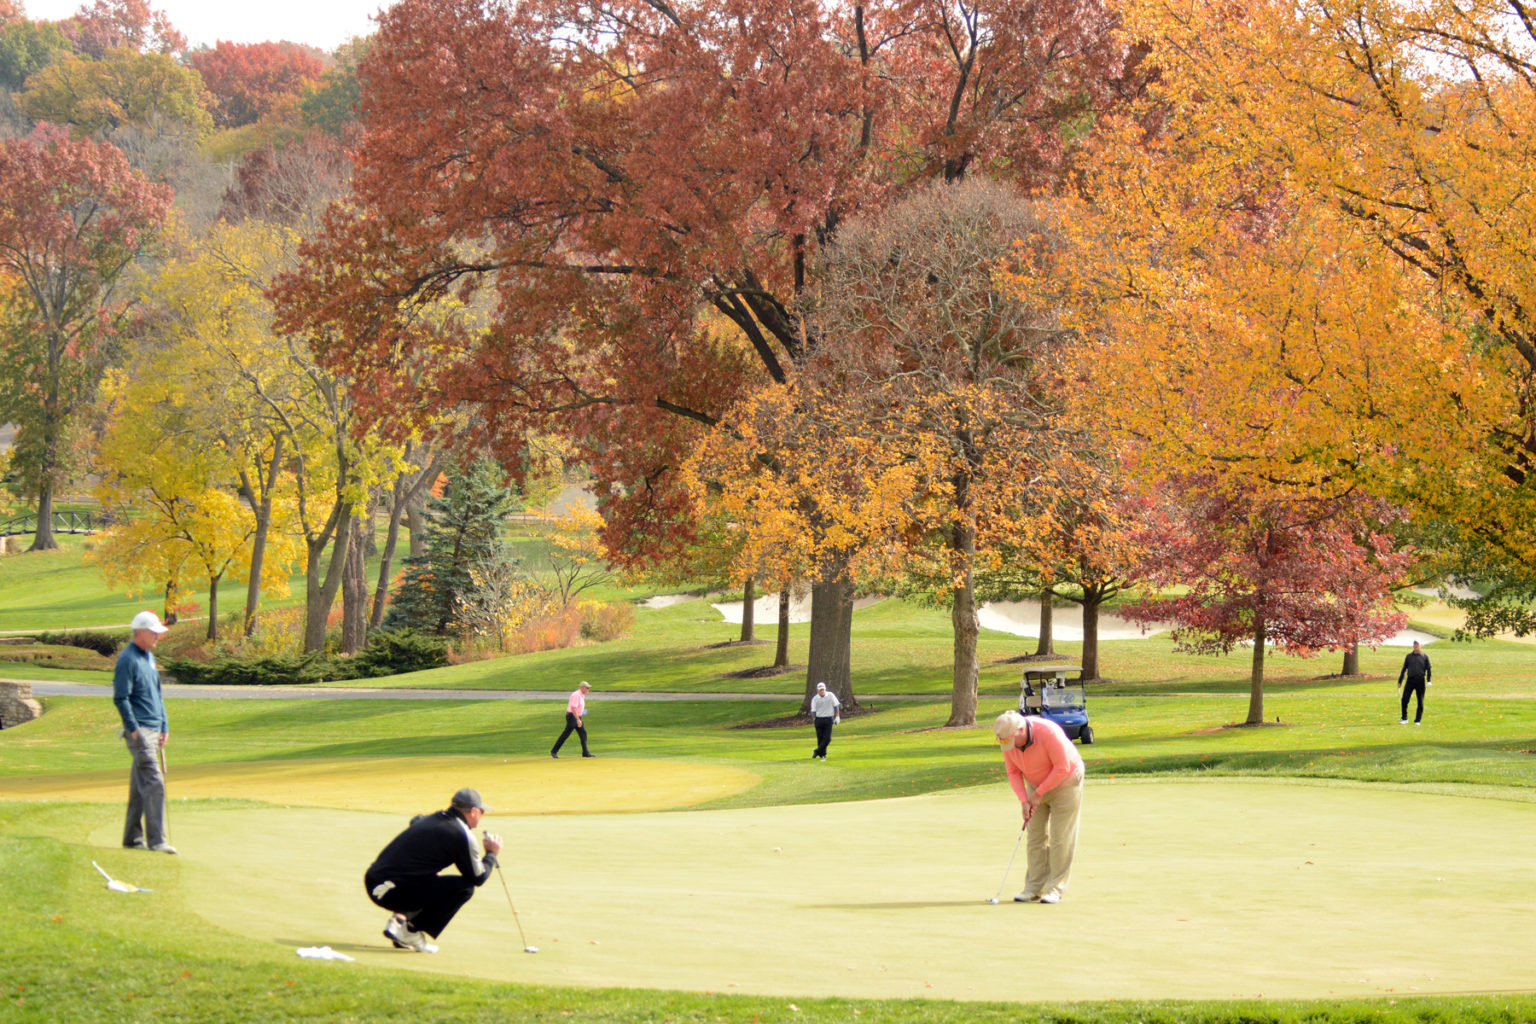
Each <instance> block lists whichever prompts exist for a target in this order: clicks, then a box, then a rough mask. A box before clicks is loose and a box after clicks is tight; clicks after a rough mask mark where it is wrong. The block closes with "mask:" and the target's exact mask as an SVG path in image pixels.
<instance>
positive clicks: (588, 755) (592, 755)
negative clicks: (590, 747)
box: [581, 754, 597, 757]
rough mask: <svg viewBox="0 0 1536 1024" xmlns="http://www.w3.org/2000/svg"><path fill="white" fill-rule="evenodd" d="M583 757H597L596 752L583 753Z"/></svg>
mask: <svg viewBox="0 0 1536 1024" xmlns="http://www.w3.org/2000/svg"><path fill="white" fill-rule="evenodd" d="M581 756H582V757H596V756H597V755H596V754H582V755H581Z"/></svg>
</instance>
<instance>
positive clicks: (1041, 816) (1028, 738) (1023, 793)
mask: <svg viewBox="0 0 1536 1024" xmlns="http://www.w3.org/2000/svg"><path fill="white" fill-rule="evenodd" d="M993 732H994V733H996V735H997V741H998V742H999V743H1001V744H1002V745H1003V761H1004V762H1005V763H1006V764H1007V765H1008V784H1009V785H1011V786H1012V787H1013V791H1014V792H1015V793H1017V794H1018V797H1019V803H1020V804H1022V805H1023V807H1024V824H1025V826H1026V827H1027V828H1028V829H1029V842H1028V844H1027V845H1026V849H1027V850H1028V861H1029V868H1028V871H1027V872H1026V874H1025V876H1024V890H1023V891H1022V892H1020V893H1019V894H1018V895H1017V896H1015V897H1014V898H1013V899H1014V902H1016V903H1034V902H1035V901H1037V900H1038V901H1039V902H1041V903H1060V902H1061V895H1062V893H1064V892H1066V890H1067V880H1068V879H1069V877H1070V876H1071V874H1072V858H1073V856H1074V855H1075V854H1076V853H1077V819H1078V813H1079V811H1081V810H1082V806H1083V758H1082V755H1080V754H1079V753H1078V752H1077V748H1075V747H1074V746H1072V741H1071V740H1069V739H1067V734H1066V733H1065V732H1063V731H1062V728H1061V726H1059V725H1057V724H1056V723H1055V722H1053V721H1051V720H1050V719H1049V718H1042V717H1041V716H1039V715H1029V716H1027V717H1026V716H1024V715H1021V714H1019V713H1018V712H1017V711H1004V712H1003V713H1002V714H1001V715H998V716H997V722H996V723H995V724H994V726H993Z"/></svg>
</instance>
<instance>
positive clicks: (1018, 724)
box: [992, 709, 1024, 743]
mask: <svg viewBox="0 0 1536 1024" xmlns="http://www.w3.org/2000/svg"><path fill="white" fill-rule="evenodd" d="M1022 728H1024V716H1023V715H1021V714H1019V713H1018V712H1017V711H1013V710H1011V709H1010V710H1008V711H1004V712H1003V713H1002V714H1000V715H998V716H997V721H995V722H993V723H992V732H993V733H994V734H995V735H996V736H997V742H999V743H1007V742H1008V741H1009V740H1011V739H1013V738H1014V737H1015V736H1017V735H1018V734H1019V730H1020V729H1022Z"/></svg>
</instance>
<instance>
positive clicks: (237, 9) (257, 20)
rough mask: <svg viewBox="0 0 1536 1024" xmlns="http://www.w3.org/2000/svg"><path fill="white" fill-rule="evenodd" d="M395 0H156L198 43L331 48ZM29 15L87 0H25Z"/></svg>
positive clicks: (61, 14)
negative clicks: (278, 43)
mask: <svg viewBox="0 0 1536 1024" xmlns="http://www.w3.org/2000/svg"><path fill="white" fill-rule="evenodd" d="M392 2H393V0H255V2H252V0H150V7H151V8H153V9H154V10H157V11H163V12H164V13H165V15H166V17H168V18H169V19H170V20H171V24H172V25H174V26H175V27H176V29H177V31H179V32H181V34H182V35H184V36H186V37H187V41H188V42H189V43H190V44H191V45H192V46H194V47H195V46H198V45H200V44H206V45H208V46H212V45H213V44H214V43H216V42H218V41H220V40H227V41H229V42H235V43H265V42H278V41H280V40H287V41H288V42H292V43H307V44H308V45H310V46H318V47H319V48H320V49H322V50H325V51H327V52H329V51H331V50H334V49H336V47H338V46H340V45H341V44H342V43H344V42H346V41H347V40H348V39H350V38H352V37H353V36H364V35H368V34H369V33H371V32H372V31H373V27H374V26H373V23H372V22H371V21H370V20H369V17H370V16H371V15H373V14H376V13H377V12H378V10H379V9H380V8H381V7H388V6H390V4H391V3H392ZM23 4H24V6H25V8H26V12H27V17H29V18H33V19H40V20H44V21H58V20H59V19H61V18H67V17H69V16H70V15H71V14H74V13H75V12H76V11H78V10H79V9H80V8H81V6H83V5H82V3H81V0H23Z"/></svg>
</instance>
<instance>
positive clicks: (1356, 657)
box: [1339, 644, 1360, 676]
mask: <svg viewBox="0 0 1536 1024" xmlns="http://www.w3.org/2000/svg"><path fill="white" fill-rule="evenodd" d="M1359 674H1360V645H1359V644H1350V645H1349V646H1348V647H1346V648H1344V667H1343V668H1341V669H1339V675H1341V676H1357V675H1359Z"/></svg>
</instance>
